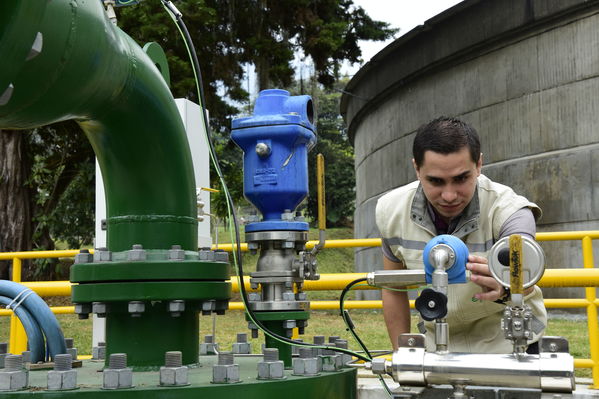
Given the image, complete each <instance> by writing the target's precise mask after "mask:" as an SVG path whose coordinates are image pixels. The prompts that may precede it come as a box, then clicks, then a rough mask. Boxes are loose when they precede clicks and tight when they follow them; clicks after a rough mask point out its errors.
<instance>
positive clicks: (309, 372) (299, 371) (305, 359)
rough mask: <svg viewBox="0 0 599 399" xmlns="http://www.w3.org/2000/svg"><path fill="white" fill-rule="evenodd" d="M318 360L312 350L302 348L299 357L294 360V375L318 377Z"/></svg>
mask: <svg viewBox="0 0 599 399" xmlns="http://www.w3.org/2000/svg"><path fill="white" fill-rule="evenodd" d="M318 363H319V362H318V358H317V357H316V356H315V355H314V351H313V349H312V348H307V347H300V348H299V357H296V358H294V359H293V375H301V376H314V375H318V374H319V373H318V372H319V371H320V369H319V367H318Z"/></svg>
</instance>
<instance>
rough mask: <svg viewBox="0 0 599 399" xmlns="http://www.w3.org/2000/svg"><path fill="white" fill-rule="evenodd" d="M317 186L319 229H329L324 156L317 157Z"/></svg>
mask: <svg viewBox="0 0 599 399" xmlns="http://www.w3.org/2000/svg"><path fill="white" fill-rule="evenodd" d="M316 186H317V187H318V229H319V230H326V228H327V205H326V196H325V191H324V155H322V154H318V155H316Z"/></svg>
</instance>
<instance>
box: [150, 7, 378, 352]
mask: <svg viewBox="0 0 599 399" xmlns="http://www.w3.org/2000/svg"><path fill="white" fill-rule="evenodd" d="M161 2H162V5H163V7H164V8H165V10H166V11H167V12H168V14H169V15H170V16H171V18H172V19H173V21H174V22H175V25H176V26H177V28H178V29H179V32H180V33H181V35H182V36H183V41H184V43H185V47H186V48H187V53H188V55H189V57H190V59H191V64H192V70H193V73H194V77H195V82H196V88H197V90H198V103H199V105H200V107H201V108H202V111H203V112H202V119H203V122H204V127H205V128H206V140H207V142H208V147H209V154H210V159H211V161H212V164H213V165H214V169H215V171H216V173H217V175H218V177H219V180H220V182H221V185H222V189H223V193H224V194H225V199H226V201H225V202H226V204H227V212H228V214H229V215H230V216H229V226H230V227H232V228H230V231H231V242H233V244H234V250H233V251H232V253H233V264H234V265H235V267H236V269H237V279H238V281H239V291H240V293H241V299H242V302H243V304H244V306H245V311H246V314H247V315H248V318H249V319H250V321H251V322H252V323H254V325H256V327H258V328H259V329H260V330H262V332H263V333H264V334H265V335H268V336H269V337H271V338H272V339H274V340H276V341H278V342H281V343H285V344H288V345H295V346H307V347H311V348H318V349H327V350H332V351H335V352H341V353H346V354H349V355H352V356H354V357H356V358H358V359H361V360H364V361H368V360H369V359H368V358H367V357H365V356H363V355H361V354H359V353H356V352H353V351H351V350H349V349H344V348H338V347H336V346H325V345H314V344H310V343H302V342H297V341H293V340H291V339H289V338H286V337H282V336H280V335H278V334H275V333H273V332H272V331H270V330H268V329H267V328H266V327H265V326H264V325H263V324H262V322H261V321H260V320H258V319H257V318H256V316H255V314H254V311H253V310H252V309H251V307H250V306H249V303H248V300H247V291H246V288H245V284H244V282H243V263H242V257H241V245H240V243H241V238H240V233H239V224H238V223H237V214H236V212H235V207H234V205H233V199H232V197H231V194H230V193H229V190H228V187H227V184H226V182H225V179H224V176H223V173H222V170H221V168H220V165H219V163H218V157H217V155H216V151H215V149H214V145H213V142H212V137H211V133H210V125H209V123H208V118H207V116H206V111H205V106H204V104H205V97H204V89H203V87H202V75H201V70H200V64H199V61H198V58H197V54H196V52H195V48H194V47H193V42H192V39H191V36H190V34H189V31H188V30H187V27H186V26H185V23H184V22H183V19H182V14H181V12H180V11H179V10H177V8H176V7H175V6H174V5H173V4H172V3H171V2H170V1H167V0H161ZM233 231H234V232H235V235H234V237H233Z"/></svg>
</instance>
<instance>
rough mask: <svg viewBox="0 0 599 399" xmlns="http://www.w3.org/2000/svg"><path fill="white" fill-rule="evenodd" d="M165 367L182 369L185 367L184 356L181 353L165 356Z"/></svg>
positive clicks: (172, 352) (174, 352)
mask: <svg viewBox="0 0 599 399" xmlns="http://www.w3.org/2000/svg"><path fill="white" fill-rule="evenodd" d="M164 365H165V366H166V367H181V366H182V365H183V354H182V353H181V352H180V351H170V352H166V353H165V354H164Z"/></svg>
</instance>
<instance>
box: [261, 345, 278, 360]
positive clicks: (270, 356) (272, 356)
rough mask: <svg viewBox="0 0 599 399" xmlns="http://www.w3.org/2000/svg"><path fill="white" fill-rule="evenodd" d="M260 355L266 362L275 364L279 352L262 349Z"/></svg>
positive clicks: (274, 349) (271, 349)
mask: <svg viewBox="0 0 599 399" xmlns="http://www.w3.org/2000/svg"><path fill="white" fill-rule="evenodd" d="M262 354H263V355H264V361H266V362H276V361H277V360H279V350H278V349H277V348H264V350H263V351H262Z"/></svg>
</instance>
